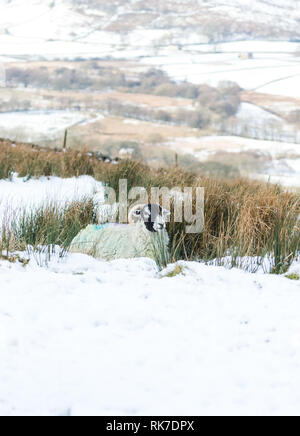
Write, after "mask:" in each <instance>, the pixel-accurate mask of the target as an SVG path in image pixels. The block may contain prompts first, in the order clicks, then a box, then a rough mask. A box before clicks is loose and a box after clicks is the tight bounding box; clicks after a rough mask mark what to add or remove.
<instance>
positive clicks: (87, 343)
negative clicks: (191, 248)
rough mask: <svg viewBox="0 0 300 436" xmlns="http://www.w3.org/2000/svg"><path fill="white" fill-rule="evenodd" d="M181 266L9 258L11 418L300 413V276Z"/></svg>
mask: <svg viewBox="0 0 300 436" xmlns="http://www.w3.org/2000/svg"><path fill="white" fill-rule="evenodd" d="M181 265H182V266H183V273H182V274H180V275H178V276H176V277H174V278H168V277H164V275H165V274H166V272H164V271H163V272H162V273H159V271H158V269H157V267H156V265H155V263H154V262H153V261H151V260H148V259H136V260H130V261H128V260H126V261H123V260H119V261H114V262H111V263H105V262H103V261H98V260H95V259H93V258H90V257H88V256H84V255H70V256H68V257H67V258H65V259H61V260H59V259H58V258H53V260H52V261H51V262H50V264H49V266H48V268H46V267H44V268H40V267H38V266H37V265H36V264H35V261H34V260H32V261H31V262H30V264H29V265H27V266H26V267H23V266H21V265H20V264H10V263H8V262H6V261H0V281H1V303H0V353H1V360H0V415H9V416H10V415H71V416H76V415H215V414H218V415H219V414H221V415H253V414H254V415H265V414H267V415H289V414H295V415H299V413H300V412H299V411H300V371H299V368H300V320H299V305H300V282H299V281H298V282H297V281H291V280H288V279H287V278H284V277H277V276H269V275H261V274H256V275H251V274H248V273H245V272H242V271H240V270H225V269H224V268H220V267H209V266H205V265H202V264H197V263H181ZM169 270H170V267H169ZM294 271H298V272H300V268H299V265H298V267H297V266H296V265H295V266H294ZM241 283H243V286H241Z"/></svg>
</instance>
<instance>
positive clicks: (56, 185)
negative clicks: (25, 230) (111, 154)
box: [0, 175, 104, 228]
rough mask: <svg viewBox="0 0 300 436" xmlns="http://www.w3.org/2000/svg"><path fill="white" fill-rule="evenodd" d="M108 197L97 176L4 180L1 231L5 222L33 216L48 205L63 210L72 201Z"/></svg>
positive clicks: (0, 197)
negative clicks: (19, 215) (20, 215)
mask: <svg viewBox="0 0 300 436" xmlns="http://www.w3.org/2000/svg"><path fill="white" fill-rule="evenodd" d="M95 194H97V202H98V203H99V201H100V198H101V199H102V198H104V190H103V184H102V183H100V182H97V181H96V180H95V179H94V178H93V177H90V176H81V177H78V178H75V177H73V178H69V179H61V178H59V177H41V178H39V179H29V180H28V179H27V178H21V177H17V175H13V177H12V180H0V228H1V223H2V222H3V220H7V219H8V217H16V216H17V215H18V213H20V212H25V213H30V212H32V211H34V210H37V209H39V208H40V207H45V206H47V205H52V206H57V207H63V206H65V205H67V204H70V203H71V202H72V201H80V200H84V199H86V198H91V197H93V196H94V195H95Z"/></svg>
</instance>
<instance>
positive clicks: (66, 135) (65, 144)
mask: <svg viewBox="0 0 300 436" xmlns="http://www.w3.org/2000/svg"><path fill="white" fill-rule="evenodd" d="M67 139H68V130H67V129H66V130H65V136H64V145H63V149H64V150H66V149H67Z"/></svg>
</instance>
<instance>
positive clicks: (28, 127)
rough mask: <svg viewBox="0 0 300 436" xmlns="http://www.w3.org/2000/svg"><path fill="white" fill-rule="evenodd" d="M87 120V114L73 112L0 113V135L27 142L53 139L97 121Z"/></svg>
mask: <svg viewBox="0 0 300 436" xmlns="http://www.w3.org/2000/svg"><path fill="white" fill-rule="evenodd" d="M88 118H89V115H88V114H85V113H82V112H75V111H21V112H20V111H18V112H4V113H0V135H1V136H2V137H7V138H10V139H12V140H16V139H22V141H28V142H34V141H39V140H41V139H55V138H57V137H59V135H61V134H62V133H63V131H64V130H65V129H67V128H69V127H71V126H74V125H76V124H81V123H82V124H84V123H87V122H95V121H97V119H91V120H89V119H88ZM101 118H102V116H99V119H101Z"/></svg>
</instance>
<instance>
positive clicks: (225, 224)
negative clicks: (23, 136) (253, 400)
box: [0, 141, 300, 273]
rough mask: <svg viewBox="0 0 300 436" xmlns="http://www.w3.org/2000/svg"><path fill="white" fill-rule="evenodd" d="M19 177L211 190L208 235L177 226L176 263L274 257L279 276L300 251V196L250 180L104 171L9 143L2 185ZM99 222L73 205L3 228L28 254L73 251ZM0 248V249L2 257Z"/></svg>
mask: <svg viewBox="0 0 300 436" xmlns="http://www.w3.org/2000/svg"><path fill="white" fill-rule="evenodd" d="M13 172H17V173H19V175H20V176H24V177H35V176H37V177H38V176H42V175H46V176H50V175H57V176H60V177H73V176H80V175H83V174H89V175H92V176H94V177H95V178H96V179H97V180H100V181H103V182H105V183H107V184H108V185H109V186H111V187H112V188H114V189H115V190H116V191H118V187H119V180H120V179H127V180H128V189H131V188H132V187H135V186H143V187H145V188H146V189H148V190H149V189H150V188H151V187H163V186H165V187H169V188H172V187H184V186H194V187H197V186H200V187H204V188H205V228H204V231H203V233H201V234H196V235H194V234H186V233H185V226H184V224H178V223H174V222H171V223H170V224H169V229H168V230H169V235H170V239H171V254H172V261H174V262H175V261H177V260H179V259H184V260H200V259H202V260H205V261H209V260H211V259H216V258H218V259H221V258H223V257H226V256H228V255H230V256H232V259H233V262H232V263H233V264H234V263H235V262H234V260H235V259H237V258H238V257H243V256H260V257H265V256H270V257H272V259H273V263H274V273H284V272H286V271H287V268H288V267H289V265H290V264H291V262H292V261H293V260H294V259H295V257H296V255H297V253H299V251H300V221H299V215H300V195H299V193H297V192H295V193H291V192H286V191H285V190H284V189H283V188H281V187H279V186H276V185H271V184H267V183H260V182H254V181H249V180H247V179H235V180H217V179H214V178H209V177H199V176H197V175H195V174H193V173H190V172H185V171H183V170H181V169H180V168H178V167H170V168H168V169H159V170H154V169H151V168H149V167H148V166H146V165H143V164H142V163H140V162H136V161H122V162H121V163H120V164H119V165H111V164H104V163H103V162H100V161H98V160H97V159H95V158H94V157H89V156H88V155H87V153H84V152H76V151H67V152H65V153H63V152H56V151H51V150H43V149H39V148H37V147H29V146H25V145H22V144H18V145H17V146H15V147H12V146H11V144H10V143H9V142H7V141H3V142H1V143H0V178H8V177H10V176H11V174H12V173H13ZM94 219H95V217H94V212H93V204H92V202H91V201H88V200H87V201H85V202H82V203H73V204H72V205H69V206H67V207H66V208H64V209H63V210H57V209H56V208H55V207H52V208H51V207H48V208H46V209H43V210H39V211H38V212H36V213H34V214H32V216H29V217H28V216H25V215H24V216H23V217H22V220H21V221H19V222H18V223H16V225H15V227H14V228H13V229H9V231H8V230H7V229H3V231H2V239H1V242H0V244H1V246H2V249H3V250H7V251H9V250H12V249H13V250H15V249H22V248H23V249H24V247H25V246H26V245H27V244H30V245H32V246H38V245H51V244H53V245H60V246H62V247H64V248H65V249H67V247H68V245H69V244H70V242H71V240H72V239H73V237H74V236H75V235H76V234H77V233H78V232H79V231H80V229H81V228H83V227H85V226H86V225H87V224H89V223H91V222H93V220H94ZM1 246H0V250H1Z"/></svg>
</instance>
